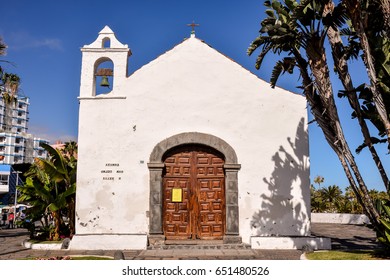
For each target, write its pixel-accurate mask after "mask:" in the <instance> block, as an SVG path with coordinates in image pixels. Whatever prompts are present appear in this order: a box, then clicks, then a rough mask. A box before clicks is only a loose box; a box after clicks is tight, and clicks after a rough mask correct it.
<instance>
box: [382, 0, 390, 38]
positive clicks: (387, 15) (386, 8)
mask: <svg viewBox="0 0 390 280" xmlns="http://www.w3.org/2000/svg"><path fill="white" fill-rule="evenodd" d="M380 7H381V8H382V13H383V21H384V24H383V25H384V29H385V32H386V35H387V37H389V38H390V1H389V0H380Z"/></svg>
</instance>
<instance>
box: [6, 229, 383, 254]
mask: <svg viewBox="0 0 390 280" xmlns="http://www.w3.org/2000/svg"><path fill="white" fill-rule="evenodd" d="M312 234H313V236H322V237H331V238H332V248H333V249H372V248H374V247H377V246H378V245H377V243H375V232H374V231H372V230H371V229H369V228H367V227H365V226H356V225H335V224H312ZM26 239H28V232H27V231H26V230H25V229H2V230H0V260H20V259H38V258H45V259H46V258H52V257H64V256H92V255H93V256H101V257H110V258H113V257H114V254H115V253H116V251H113V250H94V251H86V250H84V251H69V250H32V249H27V248H25V247H24V246H23V245H22V243H23V241H24V240H26ZM122 253H123V256H124V258H125V259H126V260H161V259H166V260H170V259H185V260H235V259H237V260H251V259H252V260H253V259H259V260H299V259H300V256H301V254H302V252H301V251H300V250H253V249H250V248H236V249H234V248H222V247H221V248H212V249H210V248H208V249H201V248H192V249H189V248H170V249H165V250H164V249H154V250H125V251H123V252H122ZM117 254H118V252H117Z"/></svg>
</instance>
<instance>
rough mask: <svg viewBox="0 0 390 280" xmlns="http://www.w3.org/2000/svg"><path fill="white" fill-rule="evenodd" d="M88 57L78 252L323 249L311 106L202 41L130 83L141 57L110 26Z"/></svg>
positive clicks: (87, 49) (85, 51) (177, 50)
mask: <svg viewBox="0 0 390 280" xmlns="http://www.w3.org/2000/svg"><path fill="white" fill-rule="evenodd" d="M163 51H164V50H162V52H163ZM81 52H82V69H81V86H80V96H79V102H80V112H79V138H78V147H79V150H78V172H77V193H76V235H75V236H74V237H73V239H72V241H71V243H70V249H145V248H147V247H148V246H149V245H154V244H168V243H174V244H181V243H183V244H188V243H190V244H191V243H194V244H202V242H208V244H209V243H210V242H211V243H213V242H215V243H216V244H221V243H245V244H249V245H250V246H251V247H252V248H264V249H272V248H298V249H300V248H302V246H304V245H307V244H309V245H311V246H312V247H314V248H320V247H323V246H324V244H323V240H322V239H318V238H317V239H316V238H313V237H311V236H310V187H309V186H310V182H309V145H308V129H307V123H308V119H307V109H306V100H305V98H304V97H303V96H301V95H298V94H295V93H292V92H289V91H286V90H284V89H282V88H275V89H271V87H270V86H269V84H268V83H267V82H265V81H263V80H261V79H259V78H258V77H257V76H256V75H254V74H252V73H251V72H249V71H248V70H246V69H244V68H243V67H242V66H240V65H239V64H237V63H236V62H234V61H233V60H232V59H230V58H228V57H226V56H225V55H223V54H221V53H220V52H218V51H217V50H215V49H213V48H212V47H210V46H209V45H208V44H207V43H205V42H204V41H202V40H200V39H198V38H196V37H195V34H194V33H192V34H191V36H190V38H188V39H185V40H184V41H183V42H181V43H179V44H178V45H176V46H175V47H174V48H172V49H171V50H168V51H166V52H165V53H163V54H162V55H160V56H159V57H158V58H156V59H155V60H153V61H151V62H150V63H148V64H146V65H144V66H143V67H141V68H140V69H138V70H137V71H135V72H134V73H133V74H131V75H128V73H127V69H128V61H129V57H130V56H131V51H130V49H129V47H128V46H127V45H125V44H122V43H121V42H119V41H118V40H117V38H116V36H115V34H114V32H113V31H112V30H111V29H110V28H109V27H107V26H106V27H104V29H103V30H101V31H100V33H99V35H98V37H97V39H96V40H95V41H94V42H93V43H91V44H90V45H85V46H84V47H83V48H81ZM130 61H131V59H130ZM107 65H109V66H110V67H108V68H107V67H106V66H107ZM101 77H102V78H103V80H102V83H103V84H102V85H103V86H104V88H105V89H106V92H102V91H101V90H100V86H99V84H100V81H101V80H100V79H101Z"/></svg>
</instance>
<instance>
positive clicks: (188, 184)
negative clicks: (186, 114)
mask: <svg viewBox="0 0 390 280" xmlns="http://www.w3.org/2000/svg"><path fill="white" fill-rule="evenodd" d="M164 163H165V172H164V178H163V184H164V186H163V190H164V191H163V230H164V234H165V237H166V238H167V239H222V237H223V235H224V232H225V175H224V171H223V165H224V160H223V157H222V155H220V154H219V153H218V152H217V151H214V150H212V149H210V148H206V147H202V146H185V147H180V148H178V149H175V150H174V151H172V152H170V153H169V154H168V155H167V156H166V158H165V161H164ZM178 190H179V191H178ZM180 190H181V191H180ZM180 192H181V194H180ZM177 194H180V195H181V197H180V198H179V199H177V197H176V198H175V196H177ZM172 198H173V199H172Z"/></svg>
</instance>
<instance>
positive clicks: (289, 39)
mask: <svg viewBox="0 0 390 280" xmlns="http://www.w3.org/2000/svg"><path fill="white" fill-rule="evenodd" d="M329 3H330V1H328V0H302V1H300V2H299V3H298V2H297V1H296V0H285V1H284V3H281V2H279V1H277V0H272V2H271V1H265V5H266V6H267V7H268V8H269V9H267V11H266V13H267V18H265V19H264V20H263V21H262V22H261V27H262V28H261V29H260V31H259V32H260V36H259V37H257V38H256V39H255V40H254V41H253V42H252V44H251V46H250V47H249V49H248V54H249V55H250V54H252V53H253V52H254V51H255V50H256V49H258V48H260V47H261V48H262V50H261V53H260V55H259V56H258V58H257V61H256V67H257V68H259V67H260V66H261V63H262V61H263V59H264V57H265V56H266V55H267V54H268V53H269V52H270V51H271V52H273V53H277V54H281V53H288V55H290V56H287V57H284V58H283V59H282V60H280V61H278V62H277V63H276V65H275V67H274V69H273V71H272V76H271V85H272V86H275V84H276V82H277V80H278V78H279V76H280V75H281V74H282V73H284V72H289V73H292V72H293V69H294V68H295V67H298V69H299V71H300V74H301V77H302V89H303V94H304V96H305V97H306V99H307V101H308V103H309V105H310V109H311V112H312V114H313V116H314V119H315V121H316V122H317V123H318V125H319V126H320V128H321V129H322V131H323V133H324V136H325V139H326V140H327V142H328V144H329V145H330V147H331V148H332V149H333V150H334V152H335V153H336V155H337V156H338V158H339V160H340V163H341V165H342V167H343V169H344V172H345V174H346V176H347V178H348V181H349V183H350V185H351V186H352V188H353V190H354V191H355V193H356V196H357V197H358V199H359V203H361V204H362V206H363V207H364V210H365V212H366V214H367V216H368V217H369V218H370V221H371V222H372V224H373V225H374V226H379V214H378V212H377V211H376V209H375V207H374V205H373V202H372V200H371V198H370V197H369V194H368V190H367V187H366V185H365V183H364V180H363V178H362V176H361V174H360V171H359V169H358V167H357V164H356V162H355V160H354V157H353V154H352V152H351V151H350V149H349V146H348V144H347V141H346V140H345V137H344V133H343V130H342V128H341V123H340V120H339V115H338V112H337V107H336V105H335V100H334V94H333V89H332V84H331V81H330V77H329V69H328V64H327V57H326V52H325V48H324V42H325V39H326V35H327V30H328V28H330V27H331V26H332V25H336V26H338V25H341V24H343V23H344V17H343V16H340V15H337V14H336V15H335V14H333V13H329V12H328V11H327V10H329V7H328V5H329ZM336 8H337V7H336ZM337 11H341V9H339V8H337ZM324 15H325V16H324ZM304 56H306V58H305V57H304ZM355 178H356V181H355ZM359 191H361V192H362V194H363V196H361V195H360V193H359Z"/></svg>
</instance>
